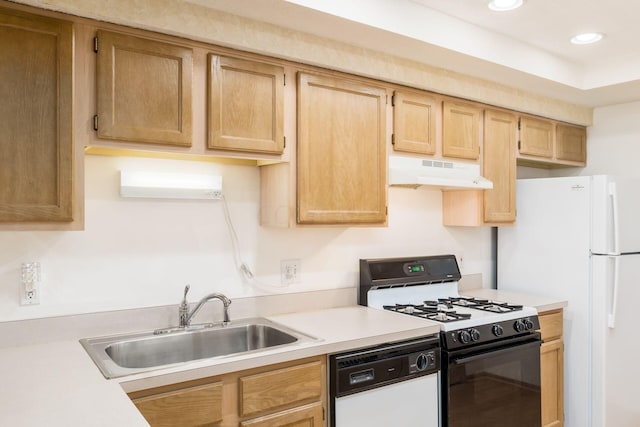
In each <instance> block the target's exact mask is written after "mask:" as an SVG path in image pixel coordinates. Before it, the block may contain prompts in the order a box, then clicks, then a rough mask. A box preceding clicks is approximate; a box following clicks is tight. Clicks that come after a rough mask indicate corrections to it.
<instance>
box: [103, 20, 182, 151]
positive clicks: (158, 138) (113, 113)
mask: <svg viewBox="0 0 640 427" xmlns="http://www.w3.org/2000/svg"><path fill="white" fill-rule="evenodd" d="M192 56H193V54H192V50H191V49H189V48H186V47H182V46H177V45H173V44H169V43H163V42H158V41H153V40H147V39H143V38H139V37H133V36H129V35H126V34H118V33H112V32H109V31H98V59H97V76H96V78H97V90H98V93H97V96H98V120H99V123H98V137H100V138H107V139H116V140H123V141H135V142H146V143H155V144H164V145H178V146H191V136H192V126H193V124H192V117H191V114H192V113H191V110H192V105H191V104H192V103H191V75H192V73H193V60H192Z"/></svg>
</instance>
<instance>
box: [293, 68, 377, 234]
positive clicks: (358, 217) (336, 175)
mask: <svg viewBox="0 0 640 427" xmlns="http://www.w3.org/2000/svg"><path fill="white" fill-rule="evenodd" d="M385 110H386V91H385V90H384V89H382V88H379V87H375V86H369V85H365V84H362V83H358V82H354V81H349V80H344V79H340V78H335V77H328V76H322V75H313V74H306V73H299V74H298V222H299V223H303V224H358V223H383V222H384V221H385V220H386V205H387V195H386V181H387V178H386V170H387V168H386V163H387V161H386V147H385V144H386V141H385V135H386V133H385V122H386V114H385Z"/></svg>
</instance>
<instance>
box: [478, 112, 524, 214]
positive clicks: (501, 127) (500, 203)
mask: <svg viewBox="0 0 640 427" xmlns="http://www.w3.org/2000/svg"><path fill="white" fill-rule="evenodd" d="M517 124H518V120H517V118H516V116H515V115H514V114H511V113H506V112H502V111H495V110H485V112H484V150H483V163H482V170H483V175H484V177H485V178H487V179H489V180H490V181H492V182H493V189H491V190H484V222H486V223H510V222H514V221H515V220H516V132H517Z"/></svg>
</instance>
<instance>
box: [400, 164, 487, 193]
mask: <svg viewBox="0 0 640 427" xmlns="http://www.w3.org/2000/svg"><path fill="white" fill-rule="evenodd" d="M389 185H400V186H408V187H416V188H417V187H421V186H428V187H436V188H441V189H458V190H459V189H463V188H469V189H476V190H481V189H491V188H493V182H491V181H489V180H488V179H487V178H485V177H483V176H482V175H480V165H478V164H475V163H463V162H450V161H444V160H433V159H421V158H418V157H403V156H389Z"/></svg>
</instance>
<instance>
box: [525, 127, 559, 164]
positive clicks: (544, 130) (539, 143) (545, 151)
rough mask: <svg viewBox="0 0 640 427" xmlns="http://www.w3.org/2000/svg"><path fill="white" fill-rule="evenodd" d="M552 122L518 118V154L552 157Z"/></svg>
mask: <svg viewBox="0 0 640 427" xmlns="http://www.w3.org/2000/svg"><path fill="white" fill-rule="evenodd" d="M553 131H554V129H553V122H552V121H550V120H543V119H534V118H532V117H521V118H520V142H519V144H518V145H519V147H518V148H519V151H520V154H527V155H530V156H538V157H545V158H549V159H551V158H552V157H553Z"/></svg>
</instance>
